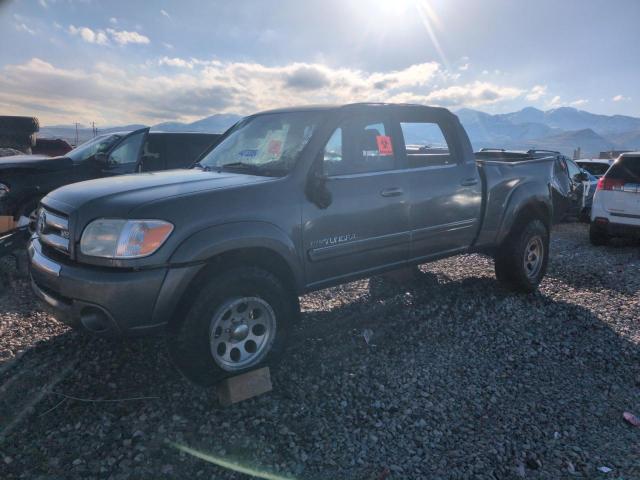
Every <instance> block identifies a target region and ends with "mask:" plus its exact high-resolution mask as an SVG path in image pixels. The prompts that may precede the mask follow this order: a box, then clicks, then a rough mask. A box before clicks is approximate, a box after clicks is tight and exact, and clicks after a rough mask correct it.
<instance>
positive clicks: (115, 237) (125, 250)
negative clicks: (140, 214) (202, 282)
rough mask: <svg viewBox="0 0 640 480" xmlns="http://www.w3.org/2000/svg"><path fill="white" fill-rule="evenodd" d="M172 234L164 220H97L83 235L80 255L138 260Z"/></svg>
mask: <svg viewBox="0 0 640 480" xmlns="http://www.w3.org/2000/svg"><path fill="white" fill-rule="evenodd" d="M172 231H173V225H172V224H171V223H169V222H165V221H163V220H118V219H109V218H100V219H98V220H94V221H93V222H91V223H90V224H89V225H87V227H86V228H85V229H84V232H82V238H81V239H80V251H81V252H82V254H83V255H88V256H92V257H103V258H140V257H146V256H149V255H151V254H152V253H154V252H155V251H156V250H158V249H159V248H160V247H161V246H162V244H163V243H164V242H165V240H166V239H167V238H169V235H170V234H171V232H172Z"/></svg>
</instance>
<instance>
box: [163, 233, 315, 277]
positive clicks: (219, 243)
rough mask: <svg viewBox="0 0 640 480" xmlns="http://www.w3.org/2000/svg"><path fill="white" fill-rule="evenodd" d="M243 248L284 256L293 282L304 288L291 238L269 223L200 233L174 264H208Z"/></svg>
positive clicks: (180, 248)
mask: <svg viewBox="0 0 640 480" xmlns="http://www.w3.org/2000/svg"><path fill="white" fill-rule="evenodd" d="M243 248H266V249H268V250H271V251H272V252H274V253H275V254H276V255H278V256H280V257H281V258H282V259H283V260H284V261H285V262H286V264H287V265H288V267H289V269H290V270H291V272H292V273H293V277H294V278H293V279H292V280H293V282H294V284H295V285H296V286H298V287H300V286H302V285H303V284H304V271H303V267H302V263H301V261H300V259H299V257H298V254H297V250H296V247H295V245H294V243H293V241H292V240H291V238H290V237H289V236H288V235H287V234H286V233H285V232H284V231H282V230H281V229H280V228H278V227H277V226H276V225H274V224H272V223H268V222H260V221H251V222H234V223H227V224H223V225H216V226H212V227H207V228H205V229H203V230H200V231H198V232H196V233H194V234H193V235H191V236H190V237H188V238H187V239H186V240H184V241H183V242H182V243H181V244H180V245H179V246H178V247H177V248H176V249H175V251H174V252H173V254H172V255H171V258H170V259H169V263H170V264H187V263H198V262H206V261H208V260H210V259H211V258H213V257H216V256H218V255H220V254H223V253H226V252H231V251H233V250H240V249H243Z"/></svg>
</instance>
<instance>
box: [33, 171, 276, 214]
mask: <svg viewBox="0 0 640 480" xmlns="http://www.w3.org/2000/svg"><path fill="white" fill-rule="evenodd" d="M272 180H274V178H272V177H260V176H256V175H244V174H239V173H229V172H221V173H217V172H205V171H202V170H199V169H191V170H167V171H163V172H150V173H138V174H132V175H119V176H116V177H109V178H100V179H97V180H88V181H85V182H79V183H74V184H71V185H66V186H64V187H62V188H59V189H57V190H54V191H53V192H51V193H50V194H49V195H47V196H46V197H45V198H44V199H43V203H44V204H46V205H50V206H51V207H53V208H55V209H57V210H60V211H61V212H63V213H66V214H69V213H71V212H73V211H75V210H79V209H87V208H89V207H90V206H91V208H92V209H94V210H95V211H97V210H102V209H103V208H110V207H111V208H113V207H115V208H116V209H117V210H119V211H122V209H127V207H129V208H133V207H135V206H139V205H142V204H145V203H147V202H153V201H156V200H161V199H166V198H168V197H175V196H182V195H190V194H195V193H198V192H205V191H211V190H219V189H225V188H234V187H240V186H244V185H251V184H257V183H263V182H268V181H272Z"/></svg>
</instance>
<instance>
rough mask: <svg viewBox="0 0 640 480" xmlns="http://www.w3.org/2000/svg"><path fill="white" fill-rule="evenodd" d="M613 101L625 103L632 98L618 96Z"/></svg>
mask: <svg viewBox="0 0 640 480" xmlns="http://www.w3.org/2000/svg"><path fill="white" fill-rule="evenodd" d="M611 100H613V101H614V102H623V101H627V100H631V98H630V97H625V96H624V95H616V96H615V97H613V98H612V99H611Z"/></svg>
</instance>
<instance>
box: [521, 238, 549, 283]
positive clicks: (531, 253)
mask: <svg viewBox="0 0 640 480" xmlns="http://www.w3.org/2000/svg"><path fill="white" fill-rule="evenodd" d="M543 259H544V243H543V242H542V238H541V237H540V236H539V235H536V236H535V237H531V238H530V239H529V242H527V247H526V248H525V250H524V258H523V265H524V271H525V273H526V274H527V277H529V278H530V279H535V278H536V277H537V276H538V274H539V273H540V270H541V269H542V261H543Z"/></svg>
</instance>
